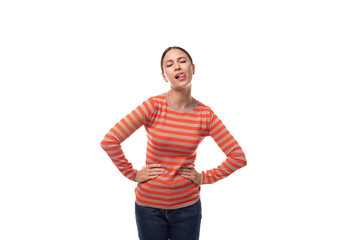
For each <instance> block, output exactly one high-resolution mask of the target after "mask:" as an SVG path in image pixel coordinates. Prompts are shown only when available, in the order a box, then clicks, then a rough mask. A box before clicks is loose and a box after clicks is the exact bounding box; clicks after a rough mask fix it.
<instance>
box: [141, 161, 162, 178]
mask: <svg viewBox="0 0 360 240" xmlns="http://www.w3.org/2000/svg"><path fill="white" fill-rule="evenodd" d="M163 173H164V169H162V168H161V164H149V165H147V166H146V167H144V168H142V169H141V170H138V171H137V173H136V177H135V182H145V181H147V180H150V179H154V178H157V177H158V176H159V175H160V174H163Z"/></svg>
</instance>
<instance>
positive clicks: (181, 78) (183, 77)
mask: <svg viewBox="0 0 360 240" xmlns="http://www.w3.org/2000/svg"><path fill="white" fill-rule="evenodd" d="M179 74H181V75H182V76H181V77H179V78H176V76H177V75H179ZM174 78H175V79H176V80H184V79H185V78H186V74H185V73H184V72H179V73H177V74H175V76H174Z"/></svg>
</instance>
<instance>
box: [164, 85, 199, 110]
mask: <svg viewBox="0 0 360 240" xmlns="http://www.w3.org/2000/svg"><path fill="white" fill-rule="evenodd" d="M168 95H169V98H170V101H171V103H172V105H174V106H175V107H176V108H178V109H186V108H188V107H190V106H191V105H192V104H193V101H194V100H193V97H192V96H191V88H186V89H182V90H175V89H173V88H172V89H170V90H169V91H168Z"/></svg>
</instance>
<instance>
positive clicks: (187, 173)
mask: <svg viewBox="0 0 360 240" xmlns="http://www.w3.org/2000/svg"><path fill="white" fill-rule="evenodd" d="M179 173H180V175H181V176H182V177H184V178H187V179H190V180H191V181H193V182H194V183H196V184H197V185H200V184H201V183H202V174H201V173H198V172H197V171H196V170H195V168H194V166H193V165H187V166H183V167H181V168H180V169H179Z"/></svg>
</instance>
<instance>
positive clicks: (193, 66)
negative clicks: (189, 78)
mask: <svg viewBox="0 0 360 240" xmlns="http://www.w3.org/2000/svg"><path fill="white" fill-rule="evenodd" d="M192 70H193V75H194V74H195V64H193V65H192Z"/></svg>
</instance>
